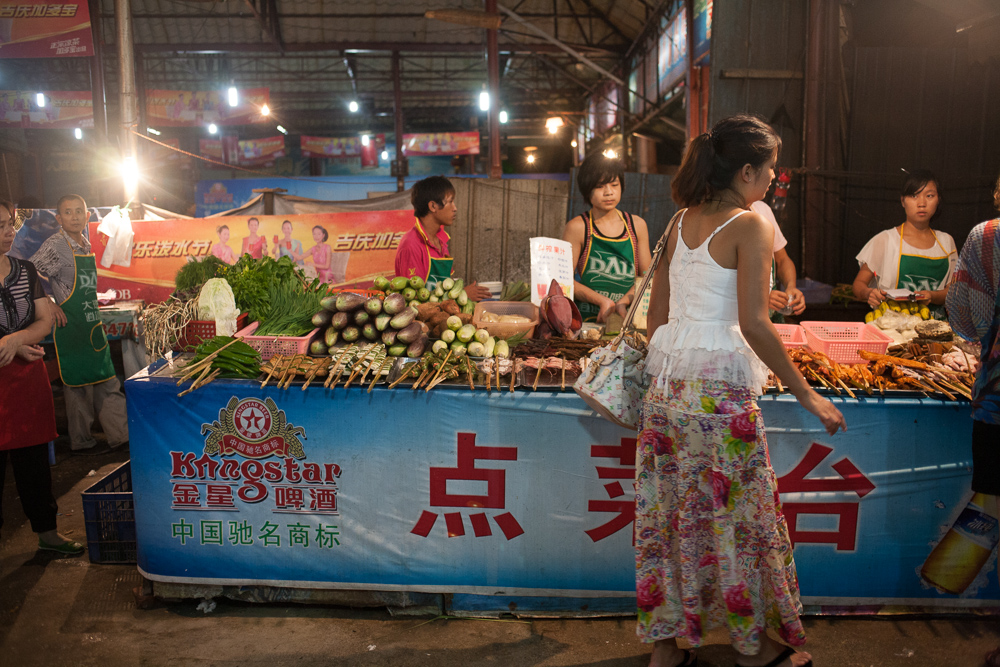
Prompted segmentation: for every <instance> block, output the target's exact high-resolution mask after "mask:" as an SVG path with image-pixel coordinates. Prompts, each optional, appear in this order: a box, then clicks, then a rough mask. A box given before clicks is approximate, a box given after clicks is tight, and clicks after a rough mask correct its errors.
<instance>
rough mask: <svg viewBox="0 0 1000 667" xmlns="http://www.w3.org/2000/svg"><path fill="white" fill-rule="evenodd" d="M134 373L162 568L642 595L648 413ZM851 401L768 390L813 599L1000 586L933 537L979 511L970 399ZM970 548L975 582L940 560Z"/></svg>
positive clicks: (232, 581)
mask: <svg viewBox="0 0 1000 667" xmlns="http://www.w3.org/2000/svg"><path fill="white" fill-rule="evenodd" d="M127 391H128V396H129V401H130V403H129V416H130V419H131V421H130V432H131V437H132V439H133V440H134V441H135V442H137V443H141V446H139V447H134V448H133V454H132V456H133V458H132V481H133V488H134V489H135V492H134V493H135V505H136V526H137V532H138V535H139V545H138V561H139V569H140V570H141V571H142V573H143V575H144V576H146V577H148V578H149V579H152V580H154V581H172V582H187V583H201V584H212V585H250V584H254V585H261V584H271V585H283V586H294V587H297V588H341V589H361V590H401V591H423V592H432V593H433V592H438V593H466V594H479V595H484V594H485V595H491V596H504V595H506V596H510V595H525V596H549V595H551V596H564V597H577V598H580V597H594V598H622V597H626V598H627V597H631V596H633V595H634V590H635V589H634V586H635V581H634V572H635V568H634V554H633V551H632V548H633V547H632V520H633V507H634V497H633V479H634V475H635V471H634V466H635V456H636V447H637V440H636V433H634V432H629V431H626V430H624V429H620V428H618V427H616V426H614V425H613V424H611V423H610V422H607V421H605V420H603V419H600V418H598V417H597V416H596V415H594V413H593V412H592V411H591V410H590V409H589V408H587V407H586V405H585V404H584V403H583V402H582V401H581V400H580V399H579V397H577V396H576V395H575V394H573V393H571V392H568V393H549V392H521V391H517V392H514V393H512V394H511V393H508V392H506V391H505V392H503V393H502V394H501V393H498V392H493V393H492V394H487V393H486V392H485V391H483V392H480V391H476V392H470V391H466V390H461V391H460V390H449V389H437V390H435V391H432V392H422V391H421V392H416V393H415V392H412V391H405V390H401V389H400V390H391V391H390V390H386V389H382V388H376V390H375V391H374V392H373V393H371V394H369V393H367V392H366V391H365V390H364V389H363V388H360V389H351V390H347V391H345V390H344V389H343V388H340V389H334V390H328V389H323V388H321V387H320V388H317V389H313V388H310V389H309V390H308V391H286V390H279V389H275V388H273V387H267V388H264V389H261V388H260V386H259V385H258V384H256V383H250V382H231V381H216V382H213V383H212V384H211V385H208V386H206V387H204V388H203V389H200V390H199V392H198V398H197V400H190V399H188V400H184V399H183V398H180V399H178V398H177V387H176V386H175V384H174V382H173V381H172V380H171V379H170V378H156V377H152V378H137V379H133V380H130V381H129V382H128V383H127ZM331 399H335V400H331ZM834 401H835V402H836V403H837V406H838V407H839V408H840V409H841V410H842V411H843V412H844V414H845V417H846V419H847V422H848V424H850V430H848V431H847V432H846V433H840V434H838V435H836V436H834V437H832V438H831V437H828V436H826V435H825V433H824V432H823V431H822V429H821V428H819V426H818V424H817V423H816V422H815V419H814V418H813V417H812V416H811V415H809V414H807V413H806V412H805V411H804V410H802V409H801V408H800V407H799V406H798V405H797V404H796V403H795V401H794V399H792V398H791V397H788V396H782V397H778V398H774V397H764V398H763V399H762V400H761V409H762V411H763V417H764V421H765V423H766V424H767V427H768V430H767V436H768V444H769V449H770V454H771V460H772V464H773V466H774V469H775V471H776V473H777V475H778V478H779V479H778V485H779V490H780V492H781V500H782V503H783V506H784V512H785V514H786V516H787V518H788V524H789V530H790V535H791V538H792V540H793V541H794V543H795V560H796V564H797V568H798V574H799V579H800V585H801V592H802V595H803V600H804V602H806V604H810V603H812V604H821V605H822V604H830V605H852V604H853V605H858V604H866V605H868V604H891V603H893V602H897V603H903V604H918V603H919V604H922V605H941V606H954V607H961V606H977V605H978V606H989V605H993V606H995V605H996V604H997V601H998V595H997V580H996V570H995V568H996V551H995V549H994V550H993V551H992V552H991V551H990V550H989V549H986V548H985V547H984V548H982V549H980V550H979V551H976V550H975V549H972V548H965V549H963V548H959V549H952V550H951V551H949V552H948V553H945V554H943V555H940V556H937V557H934V558H930V557H929V554H930V553H931V552H932V549H933V547H934V545H935V543H937V542H938V541H939V540H941V539H942V537H945V536H947V535H948V534H950V533H952V532H953V530H952V525H953V524H954V523H956V522H957V523H959V524H961V525H960V526H959V527H960V528H961V529H962V530H965V529H967V528H968V526H967V525H966V524H970V522H969V521H964V523H963V519H962V517H963V516H965V515H966V513H967V510H966V503H967V501H968V499H969V496H970V492H969V481H970V474H969V469H968V465H969V457H970V447H969V445H968V444H967V443H968V442H969V438H970V434H971V421H970V420H969V417H968V406H967V405H961V404H956V403H941V402H938V401H931V400H920V399H870V400H865V399H862V400H860V401H855V400H853V399H851V400H846V399H843V400H842V399H839V398H835V399H834ZM740 417H743V415H733V418H734V419H737V418H740ZM168 420H169V422H170V424H171V428H170V429H164V428H163V424H164V423H165V422H167V421H168ZM331 425H335V426H334V427H331ZM752 432H753V431H752V430H751V433H752ZM227 436H229V440H226V437H227ZM643 442H644V441H643V440H642V439H641V438H640V439H639V441H638V446H639V447H642V446H653V444H646V445H644V444H643ZM708 493H710V491H709V492H708ZM980 523H983V524H984V525H986V524H989V522H988V521H981V522H980ZM970 525H971V524H970ZM992 526H993V528H994V530H995V527H996V524H995V522H994V523H993V524H992ZM988 529H989V525H986V533H988V532H989V531H988ZM970 530H971V529H970ZM966 532H968V531H966ZM988 538H989V535H986V534H984V535H983V536H981V538H975V539H980V541H983V542H988ZM947 539H951V540H952V542H954V539H958V540H959V547H962V545H964V544H965V543H964V542H962V541H961V540H962V539H966V538H964V537H962V536H961V535H960V536H959V537H958V538H954V539H952V538H947ZM966 541H968V540H967V539H966ZM949 544H950V543H949ZM975 544H978V542H974V543H973V546H975ZM994 546H995V544H994ZM984 554H985V557H983V556H984ZM925 563H927V564H929V565H926V564H925ZM953 570H955V571H960V572H962V573H964V574H965V575H966V576H965V579H964V580H963V582H964V583H963V586H964V587H963V588H962V590H960V591H957V590H956V591H955V592H953V593H946V592H941V591H939V590H937V589H936V588H935V587H934V586H933V585H932V584H931V583H929V581H928V580H927V579H926V578H925V577H924V576H923V575H922V574H921V572H922V571H924V572H925V573H926V576H928V577H935V576H937V575H935V574H934V573H935V572H951V571H953ZM953 579H954V577H953ZM553 608H558V607H553Z"/></svg>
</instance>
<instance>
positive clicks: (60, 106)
mask: <svg viewBox="0 0 1000 667" xmlns="http://www.w3.org/2000/svg"><path fill="white" fill-rule="evenodd" d="M39 94H40V95H42V97H43V101H44V102H45V105H44V106H39V105H38V95H39ZM77 127H80V128H91V127H94V105H93V101H92V98H91V95H90V91H89V90H53V91H49V92H42V93H38V92H34V91H32V92H28V91H23V90H0V128H22V129H32V130H60V129H63V130H72V129H74V128H77Z"/></svg>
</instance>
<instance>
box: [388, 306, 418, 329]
mask: <svg viewBox="0 0 1000 667" xmlns="http://www.w3.org/2000/svg"><path fill="white" fill-rule="evenodd" d="M416 315H417V313H416V311H415V310H414V309H413V308H407V309H406V310H404V311H402V312H400V313H398V314H397V315H395V316H394V317H393V318H392V319H391V320H389V326H390V327H392V328H393V329H405V328H406V327H408V326H410V322H412V321H413V318H414V317H416Z"/></svg>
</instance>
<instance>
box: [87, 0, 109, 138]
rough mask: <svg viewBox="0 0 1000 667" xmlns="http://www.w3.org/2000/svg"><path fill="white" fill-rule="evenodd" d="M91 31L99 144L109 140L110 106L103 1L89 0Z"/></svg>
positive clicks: (93, 97)
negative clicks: (102, 25) (108, 102)
mask: <svg viewBox="0 0 1000 667" xmlns="http://www.w3.org/2000/svg"><path fill="white" fill-rule="evenodd" d="M88 5H89V8H90V33H91V37H92V39H93V41H94V55H93V57H92V58H91V59H90V98H91V101H92V108H93V110H94V131H95V132H96V133H97V137H98V144H103V143H104V142H106V141H107V140H108V106H107V100H106V98H105V90H104V36H103V35H102V34H101V3H100V1H99V0H89V2H88Z"/></svg>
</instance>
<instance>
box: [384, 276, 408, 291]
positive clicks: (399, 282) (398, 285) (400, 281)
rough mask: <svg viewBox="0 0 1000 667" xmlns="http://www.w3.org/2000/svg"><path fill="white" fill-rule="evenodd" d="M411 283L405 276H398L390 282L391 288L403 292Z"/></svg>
mask: <svg viewBox="0 0 1000 667" xmlns="http://www.w3.org/2000/svg"><path fill="white" fill-rule="evenodd" d="M409 284H410V282H409V281H408V280H407V279H406V278H405V277H404V276H396V277H395V278H393V279H392V281H391V282H390V283H389V289H391V290H392V291H393V292H402V291H403V290H404V289H406V287H407V286H408V285H409Z"/></svg>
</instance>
